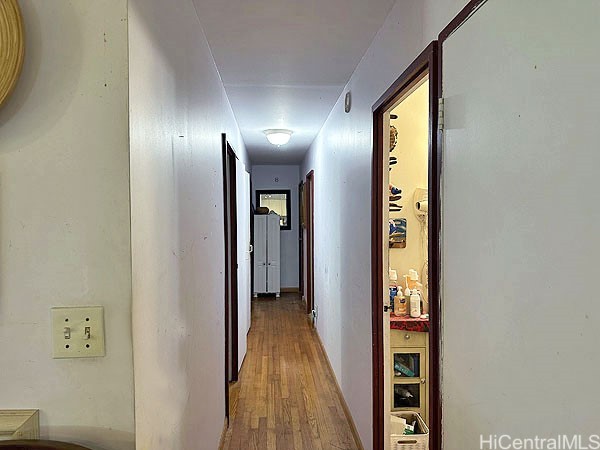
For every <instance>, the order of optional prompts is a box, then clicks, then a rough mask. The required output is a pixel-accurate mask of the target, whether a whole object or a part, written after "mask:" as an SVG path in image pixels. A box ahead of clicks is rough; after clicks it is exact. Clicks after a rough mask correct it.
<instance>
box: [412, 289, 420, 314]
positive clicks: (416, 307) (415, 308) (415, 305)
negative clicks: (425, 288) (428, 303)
mask: <svg viewBox="0 0 600 450" xmlns="http://www.w3.org/2000/svg"><path fill="white" fill-rule="evenodd" d="M410 317H413V318H415V319H417V318H419V317H421V296H420V295H419V292H418V291H417V290H416V289H413V291H412V293H411V294H410Z"/></svg>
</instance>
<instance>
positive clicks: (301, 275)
mask: <svg viewBox="0 0 600 450" xmlns="http://www.w3.org/2000/svg"><path fill="white" fill-rule="evenodd" d="M303 198H304V181H300V184H299V185H298V246H299V249H300V252H299V263H300V265H299V266H298V286H299V291H300V295H301V296H302V297H304V225H303V223H302V220H303V219H302V217H303V216H304V211H302V206H303V205H304V202H303Z"/></svg>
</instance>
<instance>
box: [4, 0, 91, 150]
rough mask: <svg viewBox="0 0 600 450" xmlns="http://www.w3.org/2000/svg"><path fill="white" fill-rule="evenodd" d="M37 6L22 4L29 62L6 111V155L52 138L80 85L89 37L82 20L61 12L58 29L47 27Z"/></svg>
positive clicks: (27, 1) (30, 1)
mask: <svg viewBox="0 0 600 450" xmlns="http://www.w3.org/2000/svg"><path fill="white" fill-rule="evenodd" d="M35 3H36V2H34V1H33V0H22V1H20V2H19V4H20V5H21V10H22V15H23V21H24V24H25V62H24V65H23V71H22V73H21V77H20V79H19V82H18V83H17V86H16V88H15V90H14V92H13V93H12V95H11V96H10V97H9V99H8V100H7V102H6V103H5V104H4V105H3V106H2V107H1V109H0V130H1V132H0V153H8V152H14V151H19V150H21V149H22V148H23V147H26V146H27V145H28V144H30V143H32V142H35V141H37V140H38V139H39V138H40V137H42V136H47V135H48V134H49V133H48V131H49V130H51V129H52V128H53V127H54V125H55V124H56V123H57V122H58V121H59V120H60V118H61V117H62V116H63V114H64V112H65V111H66V110H67V109H68V107H69V105H70V103H71V100H72V99H73V96H74V94H75V92H76V90H77V86H78V83H79V78H80V74H81V67H82V58H83V48H82V47H83V44H82V39H83V37H82V32H81V30H80V29H79V28H78V26H79V21H78V20H77V17H76V16H75V14H73V13H72V10H71V9H69V8H67V7H66V6H63V7H61V8H56V9H55V11H54V17H52V20H51V22H52V23H53V26H52V27H48V28H43V27H42V26H41V23H40V19H39V15H38V14H39V13H38V9H37V8H36V6H35ZM45 22H46V23H48V22H49V21H48V20H45ZM100 38H101V37H99V39H100ZM25 118H26V119H25ZM9 123H10V125H11V126H6V127H5V126H4V125H5V124H9Z"/></svg>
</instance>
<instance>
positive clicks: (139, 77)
mask: <svg viewBox="0 0 600 450" xmlns="http://www.w3.org/2000/svg"><path fill="white" fill-rule="evenodd" d="M129 17H130V24H129V25H130V33H131V34H130V58H131V59H130V77H131V80H130V87H132V89H131V92H130V99H131V104H130V110H131V112H132V113H131V117H130V124H131V161H132V167H131V170H132V214H133V216H132V227H133V235H132V242H133V251H134V254H133V259H134V266H133V268H134V272H133V278H134V297H133V308H134V314H133V316H134V355H135V378H136V417H137V419H136V427H137V432H138V439H137V440H138V442H137V443H138V446H141V447H144V448H146V447H148V448H153V447H154V446H162V447H165V448H167V447H168V448H198V445H199V443H201V445H205V447H202V448H210V447H212V446H213V443H212V442H211V441H212V439H213V438H212V436H215V439H216V442H215V445H216V443H217V442H218V439H219V436H220V434H221V430H222V426H223V420H224V418H225V409H224V408H225V399H224V395H225V392H224V391H225V386H224V373H223V364H224V317H223V315H224V312H223V309H224V283H225V279H224V274H223V269H224V247H223V245H224V243H223V239H224V236H223V206H222V202H223V197H222V196H223V190H222V180H221V173H222V168H221V133H222V132H227V131H229V130H228V129H226V128H227V123H228V122H227V123H226V122H225V121H226V120H228V117H229V116H228V115H227V114H229V111H226V107H225V106H226V102H227V98H226V96H225V94H224V91H222V92H216V87H217V86H222V84H221V80H220V77H219V75H218V73H217V71H216V68H215V66H214V62H213V61H212V59H209V58H210V57H209V55H210V53H209V52H210V49H209V47H208V44H207V43H206V42H205V38H204V35H203V32H202V30H201V28H200V23H199V21H198V19H197V17H196V11H195V9H194V7H193V5H192V2H191V1H188V0H185V1H183V0H177V1H172V2H163V1H159V0H153V1H148V0H130V1H129ZM145 51H148V52H149V53H148V54H145V53H143V52H145ZM158 64H160V66H161V67H160V70H156V71H153V68H156V67H157V65H158ZM207 86H208V88H207ZM138 88H139V89H138ZM154 88H155V91H154V95H152V98H147V94H148V92H149V89H154ZM208 91H210V92H208ZM145 94H146V95H145ZM231 118H232V120H233V115H231ZM147 131H150V132H147ZM148 177H150V179H148ZM152 210H154V212H153V211H152ZM156 211H160V213H157V212H156ZM156 257H159V258H162V259H161V260H156ZM142 299H143V302H144V304H143V307H142V304H141V303H142ZM221 342H222V343H223V344H221ZM217 386H218V388H217ZM138 396H139V398H138Z"/></svg>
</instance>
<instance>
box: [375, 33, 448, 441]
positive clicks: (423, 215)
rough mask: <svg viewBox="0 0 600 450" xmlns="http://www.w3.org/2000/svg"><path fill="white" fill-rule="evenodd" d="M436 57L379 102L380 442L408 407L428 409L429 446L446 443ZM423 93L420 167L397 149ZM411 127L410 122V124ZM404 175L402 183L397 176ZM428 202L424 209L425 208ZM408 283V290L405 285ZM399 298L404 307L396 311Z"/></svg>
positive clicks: (432, 53) (419, 62)
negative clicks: (442, 390) (412, 105)
mask: <svg viewBox="0 0 600 450" xmlns="http://www.w3.org/2000/svg"><path fill="white" fill-rule="evenodd" d="M437 57H438V55H437V42H432V43H431V44H430V45H429V46H428V47H427V48H426V49H425V50H424V51H423V53H421V55H419V57H418V58H417V59H416V60H415V61H414V62H413V63H412V64H411V65H410V66H409V67H408V68H407V69H406V71H405V72H404V73H403V74H402V75H401V76H400V77H399V78H398V80H397V81H396V82H395V83H394V84H393V85H392V86H391V87H390V88H389V89H388V91H387V92H386V93H385V94H384V95H383V96H382V97H381V98H380V99H379V101H378V102H377V103H376V104H375V105H374V107H373V119H374V121H373V123H374V133H373V136H374V147H373V149H374V151H373V166H372V167H373V174H372V183H373V184H372V230H373V231H372V255H371V256H372V320H373V322H372V330H373V333H372V336H373V426H374V430H373V448H379V449H385V448H390V442H391V440H390V436H391V432H392V429H391V425H390V423H391V417H392V415H398V416H401V415H402V414H404V411H406V410H416V411H418V412H419V413H420V414H421V416H422V418H423V420H424V422H426V424H427V425H428V426H429V429H430V434H429V440H430V442H429V448H430V449H432V450H438V449H439V448H440V438H441V434H440V432H441V401H440V377H439V371H440V365H439V355H440V353H439V349H440V337H439V336H440V335H439V331H440V323H441V322H440V320H441V318H440V305H439V205H440V201H439V192H440V190H439V189H440V172H439V161H440V155H439V154H438V151H437V146H436V136H437V121H438V72H437V64H438V61H437ZM423 94H424V97H423V98H424V102H425V104H424V107H423V108H422V111H421V110H420V112H419V114H421V123H422V124H424V127H423V134H422V135H420V137H419V145H420V146H421V147H420V149H421V150H419V151H422V154H421V155H419V158H421V162H420V164H421V167H419V168H418V169H416V168H415V162H414V161H412V160H411V162H410V164H409V163H407V161H406V160H404V161H403V160H402V159H401V158H403V157H407V156H406V155H404V156H402V155H401V154H400V153H399V152H398V150H396V152H394V149H395V148H396V145H397V144H398V145H400V143H401V142H402V140H404V141H406V140H407V139H409V137H407V134H408V131H405V132H402V133H400V132H398V129H400V130H401V129H402V125H406V123H404V122H403V121H408V120H413V119H414V117H412V116H414V115H415V114H416V113H414V112H410V113H409V114H407V115H404V116H402V114H401V113H400V111H401V110H402V108H401V107H405V106H406V105H408V104H409V103H414V102H415V101H416V100H415V98H416V97H417V96H418V95H423ZM412 128H414V126H412V124H411V126H410V127H406V130H410V129H412ZM411 145H416V144H414V143H411ZM408 157H409V158H413V159H414V158H416V155H414V154H413V155H409V156H408ZM399 168H403V169H404V170H410V177H407V176H406V174H403V176H402V177H400V178H398V177H397V178H394V175H393V174H392V175H391V173H392V171H398V170H399ZM416 172H420V173H419V174H417V173H416ZM409 178H410V180H409ZM399 179H402V180H403V181H402V184H403V185H396V184H394V182H397V183H398V184H399V183H400V182H399V181H397V180H399ZM421 204H422V206H423V207H424V211H423V210H421V211H418V209H419V208H421V206H420V205H421ZM392 265H393V266H394V267H392ZM413 266H414V267H413ZM409 267H410V269H409ZM404 275H406V277H404ZM407 288H409V291H410V292H409V294H408V296H407V297H405V295H403V294H404V293H405V292H406V291H403V290H401V289H407ZM394 289H395V290H394ZM413 296H416V297H414V298H415V299H417V300H414V301H413V304H415V308H414V311H412V312H414V313H415V314H410V312H411V311H409V309H410V308H409V307H408V304H407V303H406V302H407V300H408V301H410V300H412V299H413ZM392 302H394V303H395V306H396V307H397V308H398V309H397V310H396V311H395V312H393V313H392V311H391V306H392V305H391V304H392ZM417 305H418V308H417ZM416 312H418V314H416ZM408 316H412V317H408ZM396 319H398V322H397V323H396ZM415 326H418V328H416V330H417V331H414V330H415V328H414V327H415ZM409 330H410V331H409ZM392 346H393V347H392Z"/></svg>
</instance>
